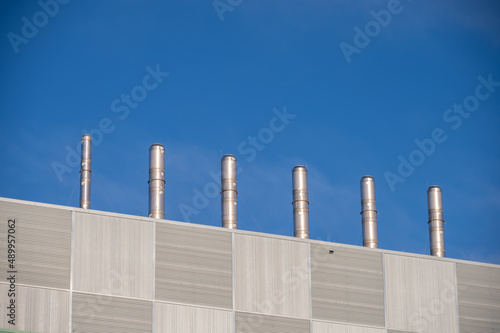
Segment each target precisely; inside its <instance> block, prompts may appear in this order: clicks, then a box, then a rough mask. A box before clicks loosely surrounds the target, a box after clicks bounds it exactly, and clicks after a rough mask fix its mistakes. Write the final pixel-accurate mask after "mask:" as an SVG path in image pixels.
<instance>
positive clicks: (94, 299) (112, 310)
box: [72, 292, 153, 333]
mask: <svg viewBox="0 0 500 333" xmlns="http://www.w3.org/2000/svg"><path fill="white" fill-rule="evenodd" d="M72 322H73V326H72V328H73V332H75V333H103V332H106V333H126V332H129V333H137V332H141V333H143V332H145V333H147V332H152V331H153V302H152V301H141V300H133V299H127V298H118V297H110V296H103V295H91V294H82V293H75V292H74V293H73V312H72Z"/></svg>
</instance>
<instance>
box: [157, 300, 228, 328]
mask: <svg viewBox="0 0 500 333" xmlns="http://www.w3.org/2000/svg"><path fill="white" fill-rule="evenodd" d="M154 326H155V329H154V332H155V333H233V332H234V319H233V312H232V311H224V310H215V309H208V308H197V307H192V306H183V305H175V304H165V303H159V302H156V303H155V320H154Z"/></svg>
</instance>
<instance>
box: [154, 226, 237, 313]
mask: <svg viewBox="0 0 500 333" xmlns="http://www.w3.org/2000/svg"><path fill="white" fill-rule="evenodd" d="M231 249H232V242H231V233H229V232H224V231H218V230H208V229H201V228H195V227H191V226H179V225H172V224H167V223H156V265H155V266H156V273H155V278H156V281H155V297H156V299H157V300H164V301H173V302H179V303H188V304H194V305H207V306H214V307H220V308H229V309H232V308H233V294H232V291H233V278H232V252H231Z"/></svg>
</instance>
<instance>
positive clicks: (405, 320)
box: [384, 254, 458, 333]
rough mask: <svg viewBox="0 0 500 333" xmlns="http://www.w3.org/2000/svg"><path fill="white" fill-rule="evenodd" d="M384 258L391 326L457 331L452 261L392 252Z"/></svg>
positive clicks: (443, 332)
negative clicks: (407, 255) (400, 254)
mask: <svg viewBox="0 0 500 333" xmlns="http://www.w3.org/2000/svg"><path fill="white" fill-rule="evenodd" d="M384 260H385V290H386V299H387V305H386V306H387V327H388V328H389V329H394V330H403V331H415V332H426V333H456V332H458V324H457V322H458V314H457V306H456V286H455V272H454V265H453V263H450V262H446V261H442V260H435V259H419V258H412V257H406V256H399V255H389V254H386V255H384Z"/></svg>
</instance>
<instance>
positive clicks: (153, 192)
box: [148, 143, 165, 219]
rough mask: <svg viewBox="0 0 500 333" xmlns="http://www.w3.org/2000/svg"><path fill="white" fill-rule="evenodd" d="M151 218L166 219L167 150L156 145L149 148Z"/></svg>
mask: <svg viewBox="0 0 500 333" xmlns="http://www.w3.org/2000/svg"><path fill="white" fill-rule="evenodd" d="M148 183H149V217H152V218H155V219H164V218H165V148H163V146H162V145H161V144H158V143H155V144H153V145H152V146H151V147H150V148H149V182H148Z"/></svg>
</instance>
